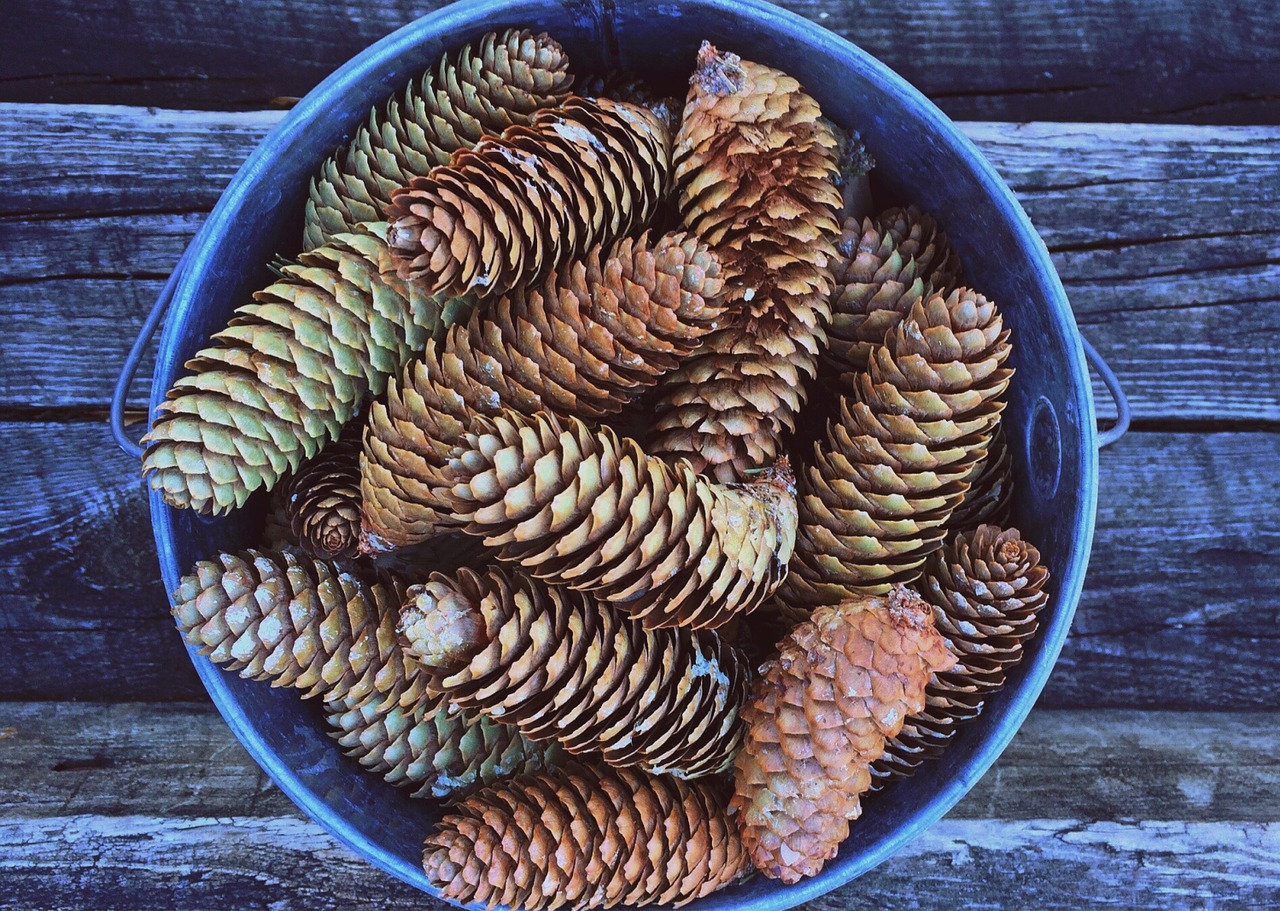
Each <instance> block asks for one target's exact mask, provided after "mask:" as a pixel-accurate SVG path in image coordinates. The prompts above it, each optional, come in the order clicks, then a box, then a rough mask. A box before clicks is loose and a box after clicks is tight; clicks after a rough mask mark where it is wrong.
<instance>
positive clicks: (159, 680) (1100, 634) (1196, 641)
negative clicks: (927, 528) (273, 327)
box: [0, 422, 1280, 709]
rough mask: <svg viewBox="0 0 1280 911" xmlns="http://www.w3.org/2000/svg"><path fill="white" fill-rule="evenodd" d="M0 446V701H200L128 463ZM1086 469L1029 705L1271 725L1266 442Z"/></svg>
mask: <svg viewBox="0 0 1280 911" xmlns="http://www.w3.org/2000/svg"><path fill="white" fill-rule="evenodd" d="M0 434H3V435H4V439H5V446H4V447H2V448H0V476H3V477H6V478H7V479H9V481H8V483H7V484H6V485H5V486H4V487H2V488H0V515H5V516H11V517H13V518H12V519H11V520H9V521H8V522H7V523H6V524H5V526H4V527H3V528H0V629H3V632H4V635H3V636H0V693H5V694H6V695H8V696H9V697H10V698H19V699H33V698H34V699H89V700H170V699H198V698H203V688H202V687H201V685H200V683H199V681H198V680H197V678H196V676H195V674H194V672H193V671H192V669H191V666H190V662H189V661H188V659H187V655H186V652H185V650H184V649H183V648H182V646H181V644H180V642H179V637H178V636H177V634H176V633H175V632H174V630H173V627H172V622H171V620H170V618H169V615H168V605H167V600H166V597H165V593H164V591H163V590H162V588H161V586H160V584H159V582H158V581H155V580H156V579H157V576H158V569H157V567H156V563H155V559H156V558H155V546H154V543H153V541H152V537H151V530H150V523H149V520H148V516H147V506H146V501H145V499H144V497H143V496H142V492H141V484H140V482H139V480H138V477H137V474H136V470H137V469H136V466H135V464H134V463H133V461H132V460H130V459H128V458H126V457H125V456H124V455H123V454H121V453H120V452H119V451H117V450H116V449H115V447H114V445H113V444H112V442H111V440H110V436H109V434H108V432H107V429H106V427H105V426H103V425H102V424H101V423H90V422H81V423H65V424H64V423H52V422H43V423H10V424H3V423H0ZM1101 464H1102V477H1101V490H1100V496H1099V514H1098V527H1097V532H1096V535H1095V539H1094V549H1093V557H1092V560H1091V561H1090V567H1089V575H1088V577H1087V580H1086V587H1085V592H1084V597H1083V599H1082V601H1081V604H1080V608H1079V612H1078V613H1077V615H1076V621H1075V626H1074V629H1073V632H1072V635H1071V636H1070V638H1069V639H1068V640H1067V645H1066V648H1065V650H1064V651H1063V653H1062V657H1061V659H1060V660H1059V663H1058V666H1057V668H1056V669H1055V671H1054V674H1053V677H1052V678H1051V679H1050V681H1049V685H1048V688H1047V689H1046V691H1045V693H1044V695H1043V696H1042V699H1041V703H1042V704H1043V705H1049V706H1057V707H1101V706H1117V707H1131V706H1147V707H1156V706H1166V707H1176V708H1186V709H1194V708H1204V709H1219V708H1221V707H1223V706H1231V707H1232V708H1236V709H1264V708H1280V691H1278V690H1277V688H1276V687H1275V683H1274V681H1275V680H1276V679H1277V678H1280V650H1278V649H1277V648H1276V637H1277V632H1276V631H1277V629H1280V616H1278V615H1277V610H1278V609H1280V607H1278V606H1280V578H1278V577H1277V576H1276V574H1275V572H1274V567H1275V566H1276V565H1280V513H1277V512H1276V509H1275V467H1274V466H1275V465H1277V464H1280V435H1277V434H1272V433H1262V432H1258V433H1211V434H1195V433H1134V434H1131V435H1130V436H1129V437H1128V438H1126V439H1125V440H1123V441H1121V443H1120V444H1118V445H1117V446H1116V447H1115V448H1113V449H1109V450H1107V451H1106V452H1105V453H1104V454H1103V457H1102V463H1101ZM68 491H74V492H75V493H74V494H68Z"/></svg>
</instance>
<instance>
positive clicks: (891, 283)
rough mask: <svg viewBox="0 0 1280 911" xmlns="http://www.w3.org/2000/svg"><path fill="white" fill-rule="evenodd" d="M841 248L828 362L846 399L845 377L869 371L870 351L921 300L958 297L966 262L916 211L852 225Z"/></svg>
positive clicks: (846, 225) (895, 212)
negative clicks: (962, 268)
mask: <svg viewBox="0 0 1280 911" xmlns="http://www.w3.org/2000/svg"><path fill="white" fill-rule="evenodd" d="M836 247H837V250H838V255H837V257H836V268H835V292H834V293H833V294H832V295H831V311H832V313H831V326H830V328H829V329H828V331H827V335H828V336H830V340H831V346H830V348H828V349H827V352H826V354H825V355H824V361H825V363H826V364H827V366H828V367H829V368H830V370H829V371H828V372H829V373H830V374H831V375H832V376H833V377H840V378H841V380H840V384H841V386H843V387H844V388H842V389H840V391H841V392H845V393H847V392H849V391H851V390H850V389H849V388H848V386H849V384H850V381H851V378H848V377H844V376H843V375H844V374H856V373H859V372H861V371H863V370H866V369H867V362H868V360H869V359H870V357H871V349H872V348H875V347H876V346H878V345H880V344H882V343H883V342H884V339H885V336H886V335H887V334H888V332H889V330H890V329H892V328H893V327H894V326H896V325H898V323H900V322H902V318H903V317H904V316H906V315H907V314H908V313H910V312H911V308H912V307H913V306H915V304H916V303H917V302H918V301H921V300H926V299H928V298H929V297H930V296H931V295H933V294H934V293H938V294H942V295H943V296H946V295H948V294H950V293H951V292H952V291H954V290H955V289H956V287H957V285H958V282H959V280H960V263H959V260H958V258H957V257H956V255H955V254H954V253H953V252H952V251H951V244H950V242H949V241H948V240H947V235H946V234H945V233H943V232H942V231H941V230H940V229H939V228H938V225H937V223H936V222H935V221H934V220H933V216H931V215H929V214H927V213H925V212H922V211H920V209H918V208H916V207H915V206H909V207H908V208H906V209H890V210H888V211H887V212H882V213H881V214H880V215H879V216H877V217H876V218H866V219H863V220H862V221H861V222H859V221H858V220H857V219H855V218H850V219H847V220H846V221H845V223H844V230H843V232H842V233H841V235H840V240H839V242H838V243H837V245H836Z"/></svg>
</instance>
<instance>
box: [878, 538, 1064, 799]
mask: <svg viewBox="0 0 1280 911" xmlns="http://www.w3.org/2000/svg"><path fill="white" fill-rule="evenodd" d="M1048 579H1049V571H1048V569H1046V568H1045V567H1044V566H1042V565H1041V564H1040V552H1039V551H1037V550H1036V549H1035V548H1034V547H1032V546H1031V545H1030V544H1028V543H1027V542H1026V541H1024V540H1023V539H1022V535H1021V533H1020V532H1019V531H1018V530H1017V529H1016V528H1010V529H1008V530H1007V531H1006V530H1001V529H1000V528H998V527H997V526H994V525H981V526H979V527H978V528H976V529H974V530H973V531H969V532H964V533H962V534H959V535H956V536H954V537H952V538H949V539H948V540H947V543H946V545H945V546H944V547H943V548H942V549H941V550H940V551H938V552H937V553H935V554H933V556H931V557H930V558H929V562H928V563H927V564H926V568H925V573H924V575H923V576H922V577H921V579H920V582H919V588H920V591H921V592H922V593H923V594H924V597H925V599H926V600H927V601H928V602H929V604H930V605H931V607H932V609H933V617H934V621H935V623H936V625H937V629H938V632H939V633H940V634H941V635H942V637H943V638H944V639H945V640H946V643H947V648H948V649H950V651H951V652H952V653H953V654H954V655H955V656H956V658H957V659H958V660H957V663H956V665H955V667H953V668H952V669H951V670H949V671H940V672H938V673H936V674H934V676H933V679H932V680H931V681H930V682H929V686H928V688H927V689H926V691H925V693H926V699H925V706H924V709H923V711H921V712H919V713H918V714H915V715H913V716H912V717H910V718H908V719H907V721H906V725H905V726H904V727H903V729H902V731H901V732H900V733H899V734H898V736H897V737H896V738H894V739H893V740H891V741H890V742H889V744H888V746H887V749H886V751H885V755H884V756H883V757H881V758H880V760H878V761H877V762H876V764H875V765H874V766H873V767H872V770H871V771H872V775H873V776H874V777H875V778H876V784H877V786H878V787H882V786H883V785H884V784H886V783H888V781H891V780H894V779H898V778H904V777H906V776H908V775H911V774H913V773H914V772H915V770H916V768H917V767H918V766H919V765H920V764H921V763H922V762H924V761H925V760H926V759H932V758H936V757H937V756H938V755H939V754H941V752H942V751H943V749H945V748H946V746H947V744H949V743H950V742H951V740H952V738H954V736H955V733H956V729H957V728H958V726H959V725H961V724H963V723H965V722H967V721H971V720H972V719H974V718H976V717H978V715H979V714H980V713H981V711H982V708H983V705H984V704H985V703H986V701H987V699H988V698H989V697H990V696H991V695H992V694H993V693H995V692H997V691H998V690H1000V689H1002V688H1003V687H1004V684H1005V677H1006V674H1007V672H1008V670H1009V669H1010V668H1011V667H1013V666H1014V665H1015V664H1017V663H1018V662H1019V661H1021V660H1022V650H1023V646H1024V644H1025V643H1026V642H1027V641H1028V640H1029V639H1030V638H1031V637H1032V636H1034V635H1035V633H1036V631H1037V630H1038V629H1039V625H1040V624H1039V619H1038V615H1039V613H1040V610H1041V609H1042V608H1043V607H1044V605H1045V603H1046V602H1047V601H1048V594H1047V593H1046V592H1045V591H1044V586H1045V583H1046V582H1047V581H1048Z"/></svg>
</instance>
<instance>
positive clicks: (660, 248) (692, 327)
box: [361, 234, 722, 547]
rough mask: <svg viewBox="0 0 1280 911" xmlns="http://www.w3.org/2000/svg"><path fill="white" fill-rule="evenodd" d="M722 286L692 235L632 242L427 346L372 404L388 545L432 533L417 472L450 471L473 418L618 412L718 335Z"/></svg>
mask: <svg viewBox="0 0 1280 911" xmlns="http://www.w3.org/2000/svg"><path fill="white" fill-rule="evenodd" d="M720 287H721V282H720V278H719V266H718V264H717V263H716V260H715V257H714V256H712V255H711V254H710V253H709V252H708V251H707V248H706V247H705V246H704V245H703V244H700V243H699V242H698V241H697V239H696V238H694V237H693V236H692V235H689V234H668V235H666V236H664V237H661V238H659V239H658V240H657V241H656V242H650V240H649V238H648V236H647V235H646V236H643V237H641V238H639V239H632V238H626V239H624V240H622V241H619V242H618V243H616V244H614V245H613V246H612V247H610V248H607V249H606V248H601V247H596V248H595V249H593V250H592V251H591V253H589V254H588V255H587V256H586V257H584V258H583V259H582V260H580V261H578V262H574V263H571V264H568V265H566V266H565V267H564V268H562V269H559V270H557V271H554V272H552V273H551V274H550V275H549V276H548V277H547V279H546V281H545V282H544V283H542V284H541V285H540V286H538V287H536V288H531V289H527V290H521V291H517V292H514V293H512V294H509V295H504V296H503V297H502V298H500V299H499V300H497V301H495V302H494V303H493V304H492V305H491V306H489V307H487V308H486V309H485V312H484V313H483V314H479V313H477V314H476V315H474V316H473V317H472V319H471V321H470V322H469V323H468V324H466V325H465V326H461V325H460V326H455V327H454V328H453V329H451V330H450V331H449V333H448V335H447V336H446V337H445V339H444V341H443V342H441V343H439V344H435V343H432V344H429V345H428V346H427V350H426V351H425V352H424V353H423V355H422V356H421V357H420V358H419V359H418V360H417V361H415V362H414V363H412V364H411V365H410V366H409V367H407V368H406V369H405V371H404V373H403V375H402V377H401V379H400V382H396V381H394V380H393V381H392V382H391V384H390V385H389V388H388V392H387V397H386V401H385V403H384V402H376V403H374V405H373V407H372V412H371V417H370V421H369V428H370V429H369V433H368V436H367V438H366V440H365V454H364V461H363V468H362V471H361V473H362V488H363V497H364V500H365V502H366V503H367V504H368V508H367V509H366V518H367V522H368V525H369V526H370V529H371V531H372V532H373V533H374V534H376V535H377V539H378V541H379V542H381V543H384V544H385V545H388V546H395V547H401V546H404V545H406V544H411V543H415V542H417V541H421V540H424V539H426V538H428V537H430V536H431V535H433V534H434V533H435V528H436V521H437V518H436V516H435V512H434V510H433V509H431V508H430V507H429V506H424V503H423V499H422V488H421V485H420V483H419V480H420V479H418V478H417V477H415V474H414V473H413V472H412V470H411V468H412V466H415V465H418V464H424V463H425V464H427V465H431V466H439V465H442V464H443V463H444V461H445V460H446V458H447V457H448V456H449V454H450V453H451V451H452V449H453V448H454V447H455V446H456V445H458V444H459V443H460V442H461V441H462V437H463V435H464V434H465V433H466V431H467V430H469V429H470V428H471V423H472V420H473V419H474V418H475V417H476V416H477V415H494V414H496V413H497V412H498V411H499V410H500V408H502V407H507V408H511V409H513V410H515V411H517V412H519V413H521V414H535V413H537V412H538V411H544V410H545V411H550V412H553V413H556V414H561V415H574V416H576V417H579V418H582V419H584V420H587V421H590V422H595V421H596V420H598V419H600V418H602V417H605V416H608V415H612V414H616V413H617V412H619V411H621V410H622V408H623V407H624V406H625V405H627V404H628V403H630V402H631V401H632V400H634V399H635V398H636V397H637V396H638V395H639V394H640V393H641V392H643V391H644V390H645V389H647V388H649V387H651V386H652V385H653V384H654V382H656V380H657V377H659V376H660V375H661V374H662V373H664V372H666V371H668V370H671V369H673V368H674V367H676V366H677V365H678V364H679V362H680V360H681V359H682V358H683V357H685V356H686V355H688V354H689V352H691V351H693V350H694V349H695V348H697V346H698V345H699V343H700V341H701V339H702V338H703V337H704V336H705V335H706V334H707V333H708V332H710V331H711V330H712V327H713V326H714V325H715V322H716V320H717V319H718V318H719V316H720V315H721V312H722V311H721V308H720V307H719V305H718V304H717V303H716V298H717V296H718V295H719V293H720Z"/></svg>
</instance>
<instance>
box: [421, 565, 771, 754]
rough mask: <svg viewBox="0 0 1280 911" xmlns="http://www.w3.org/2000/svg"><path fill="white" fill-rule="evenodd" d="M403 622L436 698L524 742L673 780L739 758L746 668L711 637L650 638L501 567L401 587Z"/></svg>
mask: <svg viewBox="0 0 1280 911" xmlns="http://www.w3.org/2000/svg"><path fill="white" fill-rule="evenodd" d="M401 618H402V619H401V629H402V631H403V634H404V637H405V644H406V645H405V647H406V648H407V649H408V650H409V653H410V654H411V655H413V656H414V657H415V658H416V659H417V660H418V661H419V662H420V663H421V664H422V665H423V667H424V668H425V669H426V673H427V686H428V688H429V689H430V690H432V691H434V692H439V693H441V694H442V695H444V696H445V698H447V699H448V700H449V702H450V704H452V705H456V706H460V707H461V708H463V709H468V710H474V711H477V712H481V713H484V714H486V715H489V716H491V717H493V718H494V719H495V720H501V721H503V722H505V723H507V724H512V725H515V726H516V727H518V728H519V729H520V731H521V732H522V733H523V734H524V735H525V736H527V737H529V738H530V739H532V740H535V741H547V740H553V741H558V742H559V743H560V744H561V745H562V746H563V747H564V749H565V750H567V751H568V752H570V753H599V754H600V755H601V758H602V759H603V760H604V761H605V762H606V763H608V764H609V765H614V766H635V767H638V768H641V769H643V770H645V771H646V772H653V773H654V774H669V775H676V776H678V777H680V778H698V777H701V776H704V775H711V774H714V773H716V772H722V771H724V770H725V769H727V768H729V766H730V765H731V764H732V763H733V754H734V752H735V751H736V750H737V748H738V745H739V743H740V742H741V739H742V728H741V726H740V725H739V724H738V710H739V709H740V708H741V706H742V703H743V701H744V700H745V699H746V695H747V663H746V660H745V658H743V656H742V655H740V654H739V653H738V652H737V651H736V650H734V649H733V648H732V647H731V646H729V645H728V644H727V643H724V642H723V641H721V639H720V637H719V636H718V635H716V633H714V632H710V631H704V630H685V629H660V630H645V629H644V627H643V626H642V625H641V624H640V623H639V621H637V620H631V619H627V618H626V617H624V616H623V615H622V614H620V613H618V612H616V611H615V610H614V609H613V608H611V607H609V606H608V605H607V604H604V603H602V602H601V601H599V600H597V599H596V598H594V597H592V596H590V595H585V594H582V593H580V592H575V591H572V590H570V589H565V588H558V587H554V586H549V585H547V584H546V583H544V582H539V581H537V580H535V579H532V578H530V577H528V576H525V575H523V574H520V573H508V572H506V571H505V570H502V569H491V570H489V571H488V572H486V573H484V574H483V575H481V574H479V573H474V572H471V571H470V570H461V571H460V572H458V573H456V574H455V575H452V576H447V575H444V574H441V573H435V574H434V575H432V577H431V579H430V580H429V581H428V582H426V583H423V584H421V585H415V586H413V587H412V588H410V589H409V591H408V594H407V600H406V602H405V606H404V609H403V610H402V612H401Z"/></svg>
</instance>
